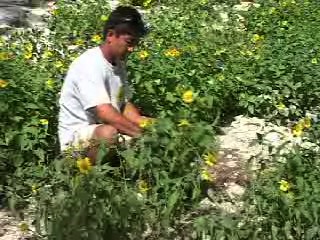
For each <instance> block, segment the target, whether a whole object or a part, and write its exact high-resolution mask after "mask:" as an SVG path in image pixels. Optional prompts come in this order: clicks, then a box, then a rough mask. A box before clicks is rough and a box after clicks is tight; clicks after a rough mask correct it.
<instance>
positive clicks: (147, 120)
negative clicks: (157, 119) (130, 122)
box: [139, 118, 154, 128]
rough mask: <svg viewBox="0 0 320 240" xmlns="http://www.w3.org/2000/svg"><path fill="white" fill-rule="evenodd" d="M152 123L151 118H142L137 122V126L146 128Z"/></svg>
mask: <svg viewBox="0 0 320 240" xmlns="http://www.w3.org/2000/svg"><path fill="white" fill-rule="evenodd" d="M153 123H154V120H153V119H151V118H142V119H141V121H140V123H139V126H140V127H141V128H147V127H150V126H151V125H152V124H153Z"/></svg>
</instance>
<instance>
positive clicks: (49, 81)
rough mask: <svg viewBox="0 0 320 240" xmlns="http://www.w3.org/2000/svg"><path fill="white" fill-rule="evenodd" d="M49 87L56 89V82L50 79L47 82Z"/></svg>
mask: <svg viewBox="0 0 320 240" xmlns="http://www.w3.org/2000/svg"><path fill="white" fill-rule="evenodd" d="M46 84H47V87H48V88H50V89H52V88H53V87H54V81H53V80H52V79H48V80H47V81H46Z"/></svg>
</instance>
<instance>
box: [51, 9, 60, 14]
mask: <svg viewBox="0 0 320 240" xmlns="http://www.w3.org/2000/svg"><path fill="white" fill-rule="evenodd" d="M51 13H52V15H54V16H57V15H58V14H59V13H60V11H59V9H54V10H53V11H52V12H51Z"/></svg>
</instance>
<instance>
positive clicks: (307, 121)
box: [303, 117, 311, 128]
mask: <svg viewBox="0 0 320 240" xmlns="http://www.w3.org/2000/svg"><path fill="white" fill-rule="evenodd" d="M303 126H304V127H305V128H310V127H311V118H310V117H305V118H304V119H303Z"/></svg>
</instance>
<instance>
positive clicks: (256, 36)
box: [251, 34, 264, 43]
mask: <svg viewBox="0 0 320 240" xmlns="http://www.w3.org/2000/svg"><path fill="white" fill-rule="evenodd" d="M263 39H264V37H263V36H260V35H259V34H254V35H253V37H252V39H251V41H252V42H254V43H256V42H259V41H262V40H263Z"/></svg>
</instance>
